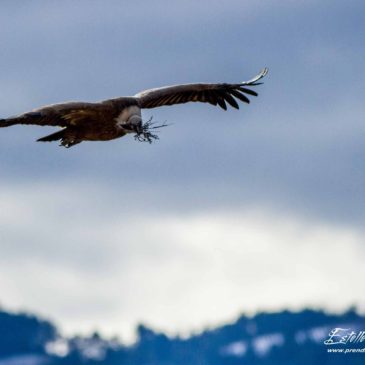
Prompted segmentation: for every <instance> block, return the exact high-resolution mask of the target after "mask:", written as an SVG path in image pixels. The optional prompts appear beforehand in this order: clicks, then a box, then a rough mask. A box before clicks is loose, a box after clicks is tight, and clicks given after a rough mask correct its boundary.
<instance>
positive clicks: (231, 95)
mask: <svg viewBox="0 0 365 365" xmlns="http://www.w3.org/2000/svg"><path fill="white" fill-rule="evenodd" d="M267 72H268V70H267V69H266V68H265V69H264V70H262V71H261V73H260V74H259V75H257V76H256V77H254V78H253V79H252V80H249V81H246V82H242V83H240V84H226V83H224V84H185V85H174V86H168V87H162V88H157V89H150V90H145V91H142V92H140V93H138V94H137V95H135V97H136V98H137V99H138V102H139V106H140V107H141V108H156V107H159V106H163V105H173V104H183V103H187V102H190V101H191V102H202V103H209V104H212V105H219V106H220V107H221V108H222V109H224V110H227V104H226V103H228V104H229V105H231V106H232V107H233V108H236V109H239V105H238V103H237V101H236V99H238V100H240V101H242V102H244V103H249V102H250V100H249V99H248V97H247V96H246V95H245V94H248V95H251V96H257V93H256V92H255V91H253V90H251V89H248V88H247V86H256V85H259V84H260V83H257V81H258V80H260V79H261V78H263V77H264V76H265V75H266V74H267Z"/></svg>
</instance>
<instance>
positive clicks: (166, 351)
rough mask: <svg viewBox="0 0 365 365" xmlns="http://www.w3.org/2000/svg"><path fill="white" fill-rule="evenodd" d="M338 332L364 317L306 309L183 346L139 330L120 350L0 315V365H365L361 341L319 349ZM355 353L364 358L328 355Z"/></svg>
mask: <svg viewBox="0 0 365 365" xmlns="http://www.w3.org/2000/svg"><path fill="white" fill-rule="evenodd" d="M338 327H341V328H349V329H352V330H353V331H355V332H356V331H358V332H360V331H365V316H362V315H360V314H358V313H357V312H356V310H355V309H349V310H348V311H347V312H345V313H343V314H337V315H335V314H328V313H326V312H324V311H321V310H310V309H306V310H302V311H300V312H291V311H282V312H277V313H258V314H256V315H255V316H253V317H247V316H245V315H242V316H240V317H239V318H238V319H237V321H235V322H234V323H231V324H227V325H224V326H220V327H217V328H215V329H211V330H206V331H204V332H202V333H200V334H197V335H192V336H191V337H189V338H187V339H182V338H179V337H174V338H171V337H168V336H167V335H165V334H163V333H157V332H155V331H154V330H152V329H150V328H148V327H146V326H144V325H139V326H138V327H137V333H138V337H137V341H136V343H135V344H133V345H131V346H125V345H123V344H122V343H120V342H119V341H118V340H105V339H103V338H102V337H101V336H100V335H98V334H97V333H95V334H94V335H92V336H90V337H74V338H63V337H62V336H60V335H59V333H58V331H57V328H56V327H55V326H54V325H53V324H52V323H50V322H49V321H44V320H42V319H40V318H37V317H36V316H32V315H29V314H14V313H9V312H6V311H0V365H97V364H105V365H117V364H119V365H122V364H123V365H124V364H126V365H132V364H133V365H135V364H138V365H157V364H158V365H187V364H188V365H205V364H206V365H218V364H219V365H222V364H227V365H236V364H237V365H238V364H254V365H255V364H260V365H266V364H270V365H278V364H280V365H289V364H290V365H304V364H306V365H307V364H336V365H337V364H339V365H340V364H341V365H343V364H351V365H360V364H361V365H364V364H365V338H364V341H363V342H361V343H356V344H346V345H343V344H340V345H332V346H328V345H325V344H324V340H325V339H327V338H328V337H329V333H330V332H331V331H332V330H333V329H334V328H338ZM354 347H356V348H358V349H362V348H363V349H364V352H359V353H348V354H345V353H333V352H328V351H327V350H328V348H338V349H341V348H342V349H345V348H354Z"/></svg>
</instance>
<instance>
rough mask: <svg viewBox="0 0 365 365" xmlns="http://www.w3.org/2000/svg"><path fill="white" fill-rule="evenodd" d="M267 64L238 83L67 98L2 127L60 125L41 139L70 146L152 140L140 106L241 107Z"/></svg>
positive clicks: (0, 121)
mask: <svg viewBox="0 0 365 365" xmlns="http://www.w3.org/2000/svg"><path fill="white" fill-rule="evenodd" d="M267 72H268V70H267V69H266V68H265V69H263V70H262V71H261V73H260V74H259V75H257V76H256V77H254V78H253V79H252V80H249V81H246V82H242V83H239V84H226V83H222V84H184V85H174V86H168V87H162V88H157V89H150V90H146V91H142V92H141V93H138V94H136V95H135V96H133V97H120V98H116V99H109V100H105V101H102V102H99V103H84V102H68V103H62V104H54V105H49V106H45V107H42V108H39V109H35V110H33V111H31V112H27V113H24V114H21V115H18V116H16V117H11V118H7V119H0V127H8V126H12V125H17V124H28V125H40V126H58V127H62V128H63V129H61V130H60V131H57V132H56V133H53V134H50V135H48V136H45V137H43V138H40V139H38V141H40V142H50V141H57V140H61V145H62V146H64V147H71V146H73V145H75V144H77V143H80V142H82V141H108V140H112V139H115V138H119V137H122V136H124V135H126V134H128V133H135V134H136V137H137V139H139V140H146V141H148V142H151V141H152V139H153V138H157V137H156V136H154V135H153V134H152V133H151V129H153V127H151V123H149V122H147V123H145V124H143V123H142V118H141V109H145V108H156V107H160V106H164V105H173V104H182V103H187V102H190V101H191V102H204V103H209V104H212V105H218V106H220V107H221V108H222V109H224V110H227V104H226V103H228V104H229V105H231V106H232V107H233V108H236V109H239V105H238V103H237V100H236V99H238V100H240V101H242V102H245V103H249V102H250V101H249V99H248V97H247V96H246V95H245V94H247V95H251V96H257V93H256V92H255V91H253V90H251V89H248V88H247V86H256V85H260V83H258V82H257V81H258V80H260V79H261V78H263V77H264V76H265V75H266V74H267Z"/></svg>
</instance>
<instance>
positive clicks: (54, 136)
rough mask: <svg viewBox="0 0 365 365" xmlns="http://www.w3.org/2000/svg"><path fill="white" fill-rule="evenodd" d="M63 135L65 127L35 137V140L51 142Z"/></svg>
mask: <svg viewBox="0 0 365 365" xmlns="http://www.w3.org/2000/svg"><path fill="white" fill-rule="evenodd" d="M64 136H65V129H62V130H60V131H58V132H56V133H52V134H49V135H48V136H45V137H42V138H39V139H37V142H53V141H58V140H60V139H62V138H63V137H64Z"/></svg>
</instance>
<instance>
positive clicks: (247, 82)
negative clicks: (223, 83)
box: [242, 67, 269, 85]
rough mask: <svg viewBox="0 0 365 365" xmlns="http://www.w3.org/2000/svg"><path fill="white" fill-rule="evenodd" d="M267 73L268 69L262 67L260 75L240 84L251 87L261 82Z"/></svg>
mask: <svg viewBox="0 0 365 365" xmlns="http://www.w3.org/2000/svg"><path fill="white" fill-rule="evenodd" d="M268 72H269V69H268V68H267V67H264V68H263V69H262V70H261V71H260V73H259V74H258V75H257V76H255V77H254V78H253V79H251V80H248V81H244V82H242V85H253V84H255V83H256V82H257V81H259V80H261V79H262V78H263V77H265V76H266V75H267V74H268Z"/></svg>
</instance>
